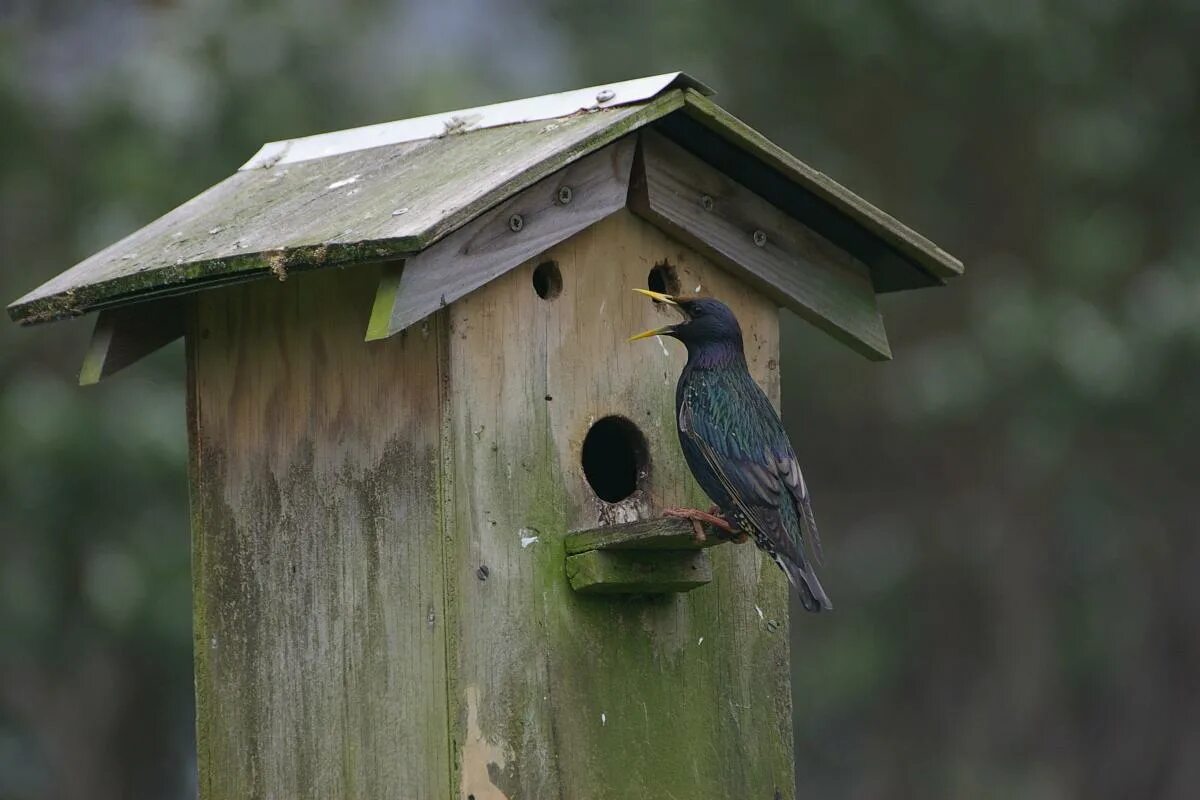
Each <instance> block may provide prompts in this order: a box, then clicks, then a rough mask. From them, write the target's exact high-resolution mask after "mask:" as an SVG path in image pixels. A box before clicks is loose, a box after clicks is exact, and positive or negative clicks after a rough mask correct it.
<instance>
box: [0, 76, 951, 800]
mask: <svg viewBox="0 0 1200 800" xmlns="http://www.w3.org/2000/svg"><path fill="white" fill-rule="evenodd" d="M710 94H711V92H710V91H709V90H708V89H707V88H706V87H704V86H703V85H702V84H700V83H698V82H697V81H695V80H693V79H691V78H689V77H687V76H686V75H683V74H680V73H674V74H668V75H660V76H656V77H650V78H643V79H640V80H634V81H629V82H625V83H617V84H611V85H607V86H600V87H594V88H590V89H583V90H579V91H572V92H566V93H563V94H557V95H551V96H546V97H539V98H533V99H528V100H520V101H515V102H508V103H501V104H498V105H492V106H485V107H481V108H474V109H469V110H465V111H457V112H453V113H447V114H438V115H434V116H429V117H421V118H417V119H410V120H404V121H401V122H391V123H385V124H381V125H372V126H368V127H364V128H357V129H353V130H347V131H341V132H337V133H330V134H324V135H318V136H310V137H306V138H300V139H294V140H290V141H284V142H276V143H272V144H268V145H266V146H264V147H263V148H262V149H261V150H260V151H259V152H258V153H257V154H256V155H255V156H254V157H253V158H251V159H250V161H248V162H247V163H246V164H245V165H244V166H243V167H242V168H241V169H240V170H238V171H237V172H236V173H234V174H233V175H232V176H231V177H229V178H227V179H226V180H224V181H222V182H221V183H219V184H217V185H216V186H214V187H212V188H211V189H209V190H207V191H205V192H203V193H202V194H200V195H199V196H197V197H196V198H194V199H193V200H191V201H189V202H187V203H185V204H183V205H182V206H180V207H179V208H176V209H175V210H174V211H171V212H170V213H168V214H166V215H165V216H163V217H161V218H160V219H158V220H156V221H154V222H152V223H151V224H149V225H147V226H146V227H145V228H142V229H141V230H139V231H137V232H135V233H133V234H131V235H130V236H128V237H126V238H125V239H123V240H121V241H120V242H118V243H116V244H114V245H112V246H111V247H109V248H107V249H105V250H103V251H102V252H100V253H98V254H96V255H94V256H92V257H91V258H89V259H87V260H86V261H84V262H82V263H80V264H79V265H77V266H76V267H74V268H73V269H71V270H69V271H67V272H65V273H63V274H61V275H59V276H58V277H56V278H54V279H53V280H51V281H50V282H48V283H46V284H45V285H44V286H42V287H40V288H38V289H36V290H35V291H33V292H31V293H30V294H28V295H26V296H25V297H23V298H21V299H20V300H18V301H17V302H16V303H14V304H13V305H12V306H11V307H10V308H9V311H10V313H11V315H12V316H13V318H14V319H16V320H18V321H20V322H22V323H35V322H44V321H49V320H55V319H59V318H64V317H71V316H76V315H81V314H86V313H89V312H93V311H96V312H99V314H98V318H97V322H96V329H95V334H94V336H93V340H92V343H91V347H90V350H89V352H88V353H87V355H86V358H85V362H84V366H83V371H82V375H81V381H82V382H83V383H93V382H95V381H97V380H100V379H102V378H105V377H107V376H108V375H110V374H112V373H114V372H116V371H117V370H119V369H121V368H123V367H125V366H128V365H129V364H131V363H133V362H134V361H136V360H137V359H139V358H140V357H142V356H144V355H146V354H147V353H150V352H151V351H153V350H155V349H156V348H158V347H160V346H161V345H163V344H165V343H167V342H170V341H172V340H173V339H176V338H178V337H180V336H183V337H184V338H185V341H186V358H187V381H188V409H187V415H188V420H189V447H190V464H189V481H190V486H191V530H192V547H193V550H192V574H193V601H194V614H195V617H194V632H195V681H196V707H197V747H198V751H199V752H198V765H199V776H200V795H201V797H202V798H208V799H209V800H216V799H217V798H227V797H262V798H268V797H287V798H332V797H338V798H384V797H387V798H446V797H457V798H463V800H491V799H493V798H510V800H516V798H522V799H525V798H550V797H561V798H634V797H645V798H668V797H679V798H684V797H688V798H716V797H722V798H724V797H731V798H732V797H736V798H762V799H763V800H772V798H787V797H791V796H792V794H793V753H792V732H791V700H790V692H789V659H788V602H787V599H788V590H787V582H786V579H785V578H784V576H783V574H782V573H780V572H779V570H777V569H775V568H774V567H773V565H772V564H771V563H770V562H769V560H767V559H765V558H764V557H763V556H762V555H761V554H760V553H759V552H758V551H757V550H756V549H755V548H754V546H753V544H749V545H736V544H723V545H721V546H719V547H707V548H706V547H704V546H703V545H708V544H711V543H712V542H713V541H715V540H714V539H709V540H707V541H705V542H697V541H696V537H695V536H693V533H692V529H691V527H690V525H689V524H688V523H687V522H686V521H684V520H677V519H666V518H663V517H662V515H661V511H662V509H663V508H665V507H668V506H693V507H699V508H707V507H708V501H707V499H706V498H705V497H704V496H703V494H702V493H701V492H700V490H699V489H698V487H697V486H696V484H695V482H694V480H693V479H692V477H691V475H690V474H689V472H688V469H687V466H686V464H685V462H684V460H683V456H682V454H681V452H680V448H679V444H678V441H677V438H676V420H675V413H674V387H675V381H676V378H677V376H678V374H679V371H680V368H681V367H682V364H683V361H684V358H685V356H684V352H683V348H682V347H680V346H679V345H678V343H676V342H673V341H666V340H656V341H655V342H649V343H646V342H640V343H637V344H629V343H628V342H627V339H628V337H629V336H630V335H631V334H633V333H636V332H638V331H640V330H643V329H645V328H648V327H657V326H659V325H663V324H666V323H668V322H670V321H672V314H673V313H674V312H673V311H672V310H671V309H670V308H668V307H667V306H666V305H656V304H655V303H652V302H650V301H648V300H647V299H646V298H644V297H641V296H639V295H637V294H635V293H633V292H631V291H630V290H631V289H633V288H649V289H652V290H655V291H660V292H666V293H669V294H676V295H693V294H703V295H711V296H714V297H717V298H719V299H721V300H722V301H724V302H725V303H726V304H727V305H728V306H729V307H730V308H731V309H732V310H733V311H734V312H735V314H736V315H737V317H738V319H739V320H740V322H741V325H742V329H743V332H744V340H745V345H746V358H747V362H748V364H749V367H750V371H751V373H752V375H753V377H754V378H755V379H756V380H757V381H758V382H759V384H760V385H761V386H762V387H763V388H764V389H765V391H766V392H767V395H768V397H770V398H771V399H772V401H773V402H774V403H775V404H776V405H778V398H779V383H780V381H779V366H778V364H779V326H778V322H777V312H778V309H779V308H780V307H783V308H787V309H789V310H791V311H793V312H795V313H796V314H798V315H800V316H801V317H802V318H804V319H805V320H807V321H809V322H811V323H812V324H813V325H814V326H815V327H816V328H817V329H818V330H820V331H822V332H824V333H825V334H828V335H830V336H832V337H834V338H835V339H837V340H838V341H840V342H842V343H843V344H845V345H847V346H848V347H849V348H850V349H851V350H853V351H854V352H856V353H858V354H859V355H862V356H866V357H867V358H869V359H874V360H880V359H887V358H889V357H890V353H889V349H888V342H887V337H886V335H885V332H884V326H883V322H882V319H881V317H880V313H879V309H878V306H877V304H876V296H877V295H878V294H880V293H882V292H891V291H897V290H902V289H911V288H919V287H925V286H935V285H939V284H942V283H943V282H944V281H945V280H946V279H948V278H952V277H954V276H956V275H958V274H959V273H960V272H961V269H962V267H961V265H960V264H959V262H958V261H956V260H955V259H954V258H952V257H951V256H949V255H948V254H946V253H945V252H943V251H942V250H940V249H938V248H937V247H936V246H934V245H933V244H931V243H930V242H929V241H927V240H926V239H924V238H922V237H921V236H920V235H918V234H916V233H914V232H913V231H912V230H910V229H908V228H907V227H905V226H904V225H902V224H900V223H899V222H897V221H896V220H895V219H893V218H892V217H890V216H888V215H887V214H885V213H884V212H882V211H880V210H878V209H876V208H875V207H873V206H871V205H870V204H868V203H867V202H865V201H864V200H862V199H860V198H858V197H856V196H855V195H854V194H852V193H851V192H849V191H847V190H846V189H845V188H843V187H841V186H839V185H838V184H836V183H834V182H833V181H831V180H830V179H829V178H827V177H826V176H824V175H822V174H821V173H819V172H817V171H815V170H813V169H812V168H810V167H808V166H806V165H805V164H803V163H801V162H800V161H799V160H797V159H796V158H794V157H793V156H791V155H789V154H788V153H786V152H784V151H783V150H781V149H780V148H779V147H777V146H775V145H774V144H772V143H771V142H769V141H768V140H767V139H766V138H764V137H763V136H762V135H760V134H758V133H756V132H755V131H753V130H751V129H750V128H749V127H747V126H746V125H745V124H743V123H742V122H740V121H738V120H737V119H735V118H734V117H732V116H730V115H729V114H728V113H726V112H725V111H723V110H722V109H721V108H719V107H718V106H717V105H715V104H714V103H713V101H712V100H711V99H709V95H710ZM100 466H102V465H101V464H100V463H99V458H98V460H97V467H100ZM817 502H818V504H819V495H818V500H817ZM829 538H830V540H831V541H830V542H829V543H827V545H828V550H829V551H830V554H831V556H832V557H833V558H837V555H836V553H837V544H836V541H837V538H836V533H834V534H833V535H831V536H830V537H829ZM831 592H832V593H834V594H836V587H832V588H831ZM830 624H836V619H835V620H833V621H831V623H830ZM812 657H817V658H819V654H815V655H813V656H812Z"/></svg>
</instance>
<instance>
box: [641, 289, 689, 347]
mask: <svg viewBox="0 0 1200 800" xmlns="http://www.w3.org/2000/svg"><path fill="white" fill-rule="evenodd" d="M634 291H635V292H637V293H638V294H644V295H646V297H649V298H650V299H651V300H657V301H658V302H660V303H666V304H667V305H671V306H678V305H679V303H677V302H675V298H674V297H671V295H669V294H663V293H662V292H652V291H650V290H649V289H634ZM674 332H675V327H674V326H673V325H664V326H663V327H661V328H652V329H650V330H648V331H642V332H641V333H639V334H638V335H637V336H630V337H629V341H631V342H636V341H637V340H638V339H649V338H650V337H651V336H667V335H670V334H672V333H674Z"/></svg>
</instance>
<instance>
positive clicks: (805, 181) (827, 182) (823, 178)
mask: <svg viewBox="0 0 1200 800" xmlns="http://www.w3.org/2000/svg"><path fill="white" fill-rule="evenodd" d="M684 99H685V106H684V113H686V114H687V115H688V116H689V117H692V118H693V119H695V120H697V121H699V122H700V123H701V124H703V125H705V126H706V127H707V128H709V129H710V130H712V131H714V132H715V133H717V134H718V135H720V136H722V137H723V138H726V139H728V140H730V141H732V142H734V143H735V144H736V145H737V147H738V148H739V149H741V150H743V151H744V152H745V153H746V154H747V155H749V156H752V157H754V158H758V159H760V160H762V161H763V162H765V163H766V164H768V165H769V166H771V167H773V168H774V169H776V170H778V171H779V172H781V173H782V174H783V175H784V176H786V177H787V178H788V179H790V180H792V181H794V182H795V183H797V184H798V185H800V186H803V187H805V188H806V189H808V190H810V191H812V192H813V193H814V194H816V195H817V196H818V197H820V198H822V199H823V200H825V201H827V202H829V203H830V204H832V205H833V206H834V207H835V208H837V209H838V210H840V211H842V212H843V213H845V214H846V216H847V217H849V218H850V219H853V220H855V221H857V222H858V223H859V224H861V225H862V226H863V227H864V228H866V229H867V230H868V231H869V232H871V233H873V234H875V235H876V236H878V237H879V238H880V239H882V240H883V241H885V242H887V243H888V244H890V245H892V246H894V247H895V248H897V249H898V250H899V251H900V252H901V253H903V254H904V255H905V256H907V257H909V258H911V259H913V260H914V261H916V262H917V263H918V264H920V265H921V266H922V267H924V268H925V269H927V270H928V271H929V272H930V273H932V274H933V275H936V276H938V277H941V278H954V277H957V276H959V275H961V274H962V272H963V265H962V262H961V261H959V260H958V259H957V258H955V257H954V256H952V255H950V254H949V253H947V252H946V251H945V250H943V249H942V248H940V247H938V246H937V245H936V244H934V243H933V242H931V241H930V240H929V239H927V238H925V237H924V236H922V235H921V234H919V233H917V232H916V231H914V230H913V229H912V228H909V227H908V226H907V225H905V224H903V223H902V222H900V221H899V220H897V219H895V218H894V217H892V216H891V215H890V214H888V213H886V212H884V211H882V210H881V209H879V208H877V207H876V206H874V205H872V204H871V203H868V202H867V201H866V200H864V199H862V198H861V197H859V196H858V195H856V194H854V192H852V191H850V190H849V189H847V188H846V187H844V186H842V185H841V184H839V183H837V182H836V181H834V180H833V179H831V178H830V177H829V176H828V175H825V174H824V173H822V172H820V171H818V170H815V169H813V168H812V167H810V166H809V165H808V164H805V163H804V162H803V161H801V160H800V159H798V158H796V157H795V156H793V155H792V154H791V153H789V152H787V151H786V150H784V149H783V148H781V147H780V146H779V145H777V144H775V143H774V142H772V141H771V140H770V139H768V138H767V137H765V136H763V135H762V134H761V133H759V132H758V131H756V130H754V129H753V128H751V127H750V126H749V125H747V124H746V123H744V122H742V121H741V120H740V119H738V118H737V117H735V116H733V115H732V114H730V113H729V112H728V111H726V110H725V109H723V108H721V107H720V106H718V105H717V104H716V103H714V102H713V101H712V100H710V99H709V98H707V97H705V96H704V95H703V94H701V93H700V92H695V91H692V90H687V91H686V92H685V93H684Z"/></svg>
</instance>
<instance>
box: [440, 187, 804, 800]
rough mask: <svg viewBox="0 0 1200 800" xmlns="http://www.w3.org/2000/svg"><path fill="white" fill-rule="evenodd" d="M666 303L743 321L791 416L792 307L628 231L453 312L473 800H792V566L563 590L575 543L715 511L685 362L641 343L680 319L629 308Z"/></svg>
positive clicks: (451, 570)
mask: <svg viewBox="0 0 1200 800" xmlns="http://www.w3.org/2000/svg"><path fill="white" fill-rule="evenodd" d="M551 268H552V269H553V270H554V272H555V273H556V274H557V276H558V278H557V279H556V280H555V281H553V282H552V285H553V287H554V291H553V292H552V293H546V294H547V296H546V297H542V296H541V294H540V293H539V285H541V284H539V280H538V275H539V270H541V271H542V274H543V275H544V274H545V272H546V271H547V270H550V269H551ZM658 281H666V282H667V283H668V284H670V285H671V288H676V289H677V290H678V291H679V292H680V293H686V294H695V293H711V294H713V295H715V296H718V297H721V298H722V299H723V300H725V301H726V302H728V303H729V305H730V306H731V307H732V308H733V309H734V310H735V312H736V313H737V314H738V318H739V319H740V320H741V322H742V325H743V329H744V332H745V340H746V350H747V353H746V355H747V360H748V362H749V364H750V368H751V371H752V373H753V374H754V376H755V377H756V378H757V379H758V380H759V381H760V382H761V384H762V385H763V386H764V387H766V389H767V391H768V393H769V394H770V396H771V397H772V398H775V399H777V398H778V386H779V382H778V357H779V356H778V321H777V314H778V312H777V309H776V307H775V305H774V303H772V302H770V301H769V300H768V299H766V298H765V297H763V296H761V295H759V294H757V293H756V292H754V291H753V290H750V289H748V288H747V287H746V286H745V285H744V284H742V283H740V282H739V281H737V280H735V279H733V278H732V277H731V276H730V275H729V274H728V273H726V272H725V271H724V270H722V269H721V268H719V267H717V266H715V265H714V264H712V263H711V262H710V261H708V260H707V259H706V258H704V257H702V256H700V255H699V254H697V253H696V252H694V251H693V250H692V249H690V248H689V247H688V246H686V245H683V244H681V243H680V242H678V241H676V240H673V239H671V238H670V237H668V236H666V235H665V234H663V233H662V232H660V231H659V230H658V229H656V228H654V227H652V226H651V225H649V224H648V223H646V222H644V221H643V220H641V219H640V218H638V217H636V216H634V215H632V214H631V213H629V212H624V211H623V212H619V213H617V214H615V215H613V216H611V217H609V218H608V219H606V220H604V221H602V222H600V223H598V224H597V225H595V226H593V227H591V228H589V229H587V230H585V231H583V232H581V233H578V234H576V235H575V236H573V237H571V238H570V239H568V240H566V241H565V242H563V243H561V244H559V245H557V246H555V247H553V248H551V249H550V250H548V251H546V252H544V253H542V254H539V255H538V256H537V257H536V258H534V259H532V260H530V261H528V262H527V263H525V264H523V265H521V266H520V267H518V268H517V269H515V270H513V271H511V272H509V273H508V274H506V275H505V276H503V277H501V278H499V279H497V280H495V281H493V282H492V283H491V284H489V285H488V286H486V287H484V288H482V289H480V290H478V291H476V292H474V293H472V294H470V295H468V296H467V297H465V298H463V299H462V300H460V301H458V302H456V303H454V304H453V305H452V306H451V307H450V309H449V340H450V343H449V363H448V367H449V374H450V379H449V382H448V390H449V397H450V406H451V411H450V418H451V429H452V441H453V458H454V490H453V492H452V496H453V499H454V504H455V508H454V511H453V514H454V519H455V520H456V524H455V526H454V536H453V540H452V543H451V546H452V548H453V550H452V552H453V556H452V557H451V559H450V561H451V563H452V564H453V566H452V567H448V578H449V579H450V580H451V581H452V582H453V583H454V584H455V588H454V589H453V590H452V591H451V593H450V594H451V596H452V597H453V599H454V600H453V602H454V606H455V609H454V614H455V616H456V618H457V620H458V624H457V626H456V634H455V640H456V641H455V643H454V646H453V648H452V650H453V652H454V653H455V654H456V662H455V663H454V664H453V665H452V669H453V674H454V678H453V681H452V684H453V689H452V691H451V695H452V697H451V699H452V702H453V703H454V707H455V709H456V712H455V714H454V720H453V725H454V726H455V727H456V730H457V732H458V733H457V735H455V736H454V737H453V738H454V739H455V741H456V742H460V743H461V745H460V748H461V752H460V753H459V754H458V756H457V759H458V760H459V763H460V771H459V776H458V777H459V780H460V782H461V783H460V788H461V792H460V796H461V797H464V798H466V797H470V796H474V797H475V798H476V800H482V798H498V797H509V798H515V797H571V798H628V797H668V796H672V795H673V796H677V797H767V798H771V797H776V796H778V797H790V796H791V793H792V782H793V777H792V745H791V719H790V696H789V684H788V648H787V624H786V619H787V591H786V580H785V579H784V576H783V575H782V573H780V572H779V570H777V569H776V568H775V567H774V565H773V564H771V563H770V562H769V561H766V560H764V559H763V558H762V557H760V554H759V553H758V551H757V550H755V548H754V546H753V545H752V544H748V545H743V546H737V545H728V546H722V547H718V548H714V551H713V552H712V575H713V578H712V582H711V583H710V584H708V585H705V586H702V587H701V588H699V589H696V590H694V591H691V592H688V593H665V594H654V595H643V596H637V595H633V596H619V597H618V596H612V597H610V596H604V595H587V594H579V593H576V592H573V591H572V590H571V588H570V587H569V586H568V582H567V580H566V577H565V576H564V570H563V564H564V556H565V551H564V538H565V534H566V533H567V532H569V531H572V530H579V529H586V528H595V527H597V526H599V525H604V524H606V523H617V522H628V521H632V520H635V519H648V518H653V517H656V516H658V515H659V514H661V511H662V509H663V508H665V507H668V506H687V505H691V506H695V507H702V508H707V507H708V501H707V499H706V498H705V497H704V496H703V495H702V493H701V492H700V491H699V490H698V488H697V487H696V485H695V483H694V481H693V480H692V478H691V476H690V474H689V472H688V469H687V466H686V464H685V463H684V461H683V458H682V455H681V452H680V449H679V444H678V441H677V438H676V436H677V435H676V426H675V410H674V395H675V381H676V379H677V377H678V374H679V371H680V369H681V368H682V366H683V362H684V360H685V354H684V352H683V348H682V346H681V345H679V344H678V343H676V342H674V341H670V340H665V339H664V340H659V341H654V342H637V343H630V342H628V341H627V340H628V338H629V336H630V335H631V334H632V333H635V332H637V331H640V330H643V329H645V328H647V327H651V326H657V325H662V324H665V323H666V322H669V321H673V320H675V319H677V317H678V315H677V314H676V313H675V312H673V311H672V310H670V309H669V308H668V307H666V306H665V305H664V306H661V307H656V306H655V305H654V304H652V303H651V302H649V301H648V300H646V298H644V297H640V296H639V295H636V294H634V293H633V292H632V291H631V289H633V288H635V287H640V288H646V287H647V285H648V284H649V285H654V284H655V283H657V282H658ZM589 434H591V436H592V437H596V436H599V437H600V440H599V441H593V439H592V438H589ZM751 731H753V732H754V735H753V740H752V741H753V744H751V739H748V738H746V735H747V732H751Z"/></svg>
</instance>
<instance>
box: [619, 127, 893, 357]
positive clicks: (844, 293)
mask: <svg viewBox="0 0 1200 800" xmlns="http://www.w3.org/2000/svg"><path fill="white" fill-rule="evenodd" d="M639 138H640V140H641V146H640V158H639V166H640V169H635V175H634V179H633V187H632V189H631V191H630V207H631V208H632V209H633V210H634V211H635V212H636V213H638V214H639V215H641V216H643V217H644V218H646V219H647V220H648V221H650V222H652V223H653V224H655V225H657V226H659V227H661V228H663V229H664V230H665V231H666V232H668V233H669V234H671V235H672V236H675V237H677V238H680V239H681V240H683V241H686V242H688V243H689V244H691V245H693V246H694V247H696V248H697V249H700V250H702V251H703V252H705V253H706V254H708V255H710V256H712V257H713V258H715V259H717V260H719V261H720V263H722V264H723V265H724V266H726V267H727V268H729V269H730V270H731V271H733V272H734V274H736V275H739V276H741V277H742V278H744V279H745V280H746V281H747V282H749V283H750V285H752V286H754V287H755V288H756V289H758V290H759V291H761V292H763V293H764V294H766V295H767V296H768V297H772V298H774V299H775V300H776V302H778V303H779V304H780V305H783V306H785V307H787V308H789V309H791V310H793V311H795V312H796V313H797V314H799V315H800V316H801V317H803V318H804V319H806V320H808V321H809V322H811V323H812V324H813V325H816V326H817V327H818V328H820V329H821V330H823V331H825V332H826V333H828V334H830V335H831V336H833V337H834V338H836V339H838V340H839V341H841V342H843V343H845V344H847V345H849V346H850V347H851V348H853V349H854V350H855V351H857V352H859V353H861V354H862V355H865V356H866V357H868V358H870V359H873V360H884V359H888V358H891V350H890V348H889V347H888V343H887V333H886V332H885V331H884V327H883V318H882V317H881V316H880V314H879V308H878V306H877V304H876V301H875V289H874V287H873V285H872V282H871V273H870V270H868V269H867V267H866V265H864V264H862V263H861V262H859V261H857V260H856V259H855V258H854V257H853V256H851V255H850V254H849V253H847V252H845V251H844V250H842V249H840V248H838V247H836V246H835V245H833V244H832V243H830V242H829V241H828V240H826V239H825V238H823V237H822V236H820V235H819V234H817V233H815V232H814V231H812V230H811V229H810V228H808V227H807V226H805V225H804V224H803V223H801V222H799V221H797V220H795V219H793V218H792V217H790V216H789V215H787V214H786V213H784V212H783V211H780V210H779V209H777V208H775V207H774V206H772V205H771V204H770V203H768V202H766V201H765V200H763V199H762V198H761V197H758V196H757V195H755V194H754V193H752V192H750V191H749V190H748V189H746V188H745V187H743V186H741V185H739V184H738V183H737V182H735V181H734V180H732V179H731V178H729V177H728V176H726V175H724V174H722V173H720V172H718V171H717V170H715V169H713V168H712V167H710V166H708V165H707V164H706V163H704V162H703V161H701V160H700V159H698V158H696V157H695V156H693V155H691V154H690V153H688V152H687V151H686V150H684V149H683V148H681V147H679V146H678V145H676V144H674V143H672V142H670V141H669V140H667V139H665V138H663V137H662V136H660V135H658V134H656V133H653V132H652V131H643V132H642V133H641V134H639Z"/></svg>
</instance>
